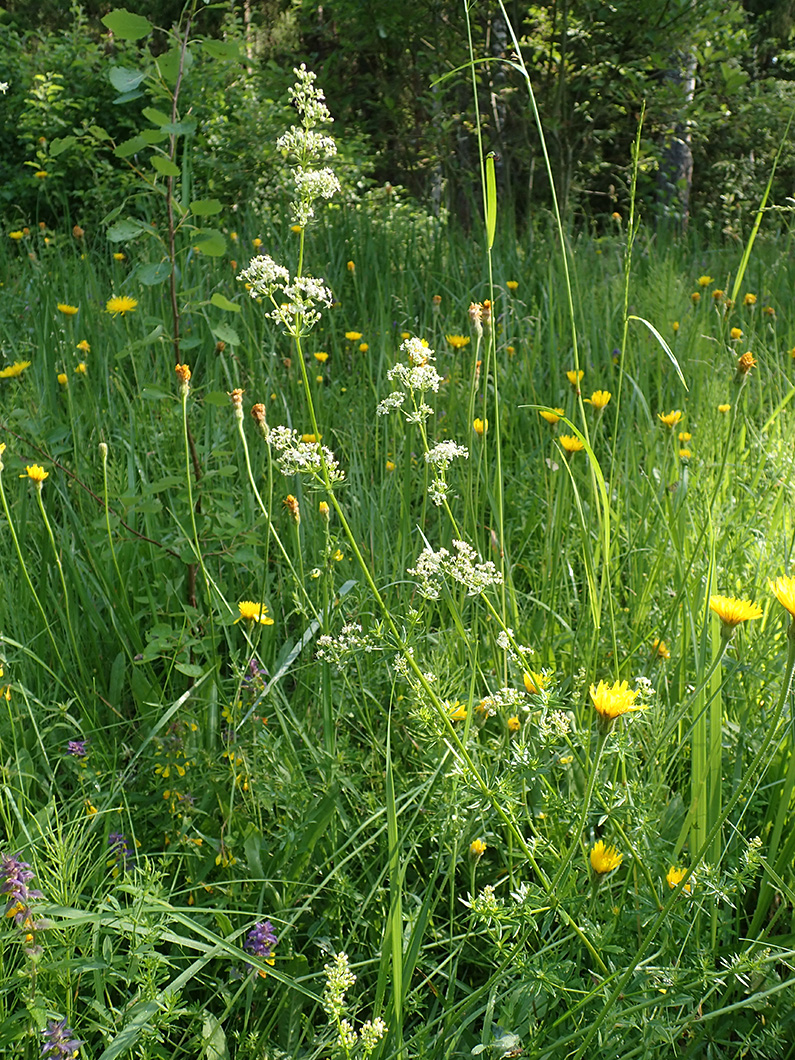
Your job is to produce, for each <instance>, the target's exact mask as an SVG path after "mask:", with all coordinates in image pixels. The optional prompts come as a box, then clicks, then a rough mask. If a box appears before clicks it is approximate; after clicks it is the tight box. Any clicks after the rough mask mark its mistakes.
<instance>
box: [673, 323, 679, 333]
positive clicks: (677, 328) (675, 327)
mask: <svg viewBox="0 0 795 1060" xmlns="http://www.w3.org/2000/svg"><path fill="white" fill-rule="evenodd" d="M671 330H672V331H673V333H674V334H676V332H677V331H678V330H679V321H678V320H675V321H674V322H673V324H671Z"/></svg>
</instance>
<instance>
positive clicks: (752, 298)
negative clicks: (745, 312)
mask: <svg viewBox="0 0 795 1060" xmlns="http://www.w3.org/2000/svg"><path fill="white" fill-rule="evenodd" d="M743 305H756V295H755V294H750V293H748V294H747V295H746V296H745V298H743Z"/></svg>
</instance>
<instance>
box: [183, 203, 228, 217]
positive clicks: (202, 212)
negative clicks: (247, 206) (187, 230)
mask: <svg viewBox="0 0 795 1060" xmlns="http://www.w3.org/2000/svg"><path fill="white" fill-rule="evenodd" d="M190 208H191V210H192V212H193V213H195V214H196V216H197V217H212V215H213V214H215V213H220V212H221V210H223V208H224V207H223V203H222V202H221V200H220V199H194V201H193V202H192V203H191V204H190Z"/></svg>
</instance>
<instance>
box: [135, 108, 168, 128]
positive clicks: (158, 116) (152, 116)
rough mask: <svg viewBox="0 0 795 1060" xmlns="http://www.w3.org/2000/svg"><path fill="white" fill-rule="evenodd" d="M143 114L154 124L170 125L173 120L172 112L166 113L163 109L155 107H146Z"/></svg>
mask: <svg viewBox="0 0 795 1060" xmlns="http://www.w3.org/2000/svg"><path fill="white" fill-rule="evenodd" d="M141 114H143V116H144V117H145V118H146V120H147V121H151V123H152V124H153V125H168V123H169V122H170V121H171V115H170V114H164V113H163V111H162V110H155V108H154V107H144V109H143V110H142V111H141Z"/></svg>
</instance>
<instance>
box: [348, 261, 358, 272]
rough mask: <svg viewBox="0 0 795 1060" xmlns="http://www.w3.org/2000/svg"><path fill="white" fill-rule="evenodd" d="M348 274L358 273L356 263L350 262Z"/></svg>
mask: <svg viewBox="0 0 795 1060" xmlns="http://www.w3.org/2000/svg"><path fill="white" fill-rule="evenodd" d="M348 272H356V263H355V262H353V261H349V262H348Z"/></svg>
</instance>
